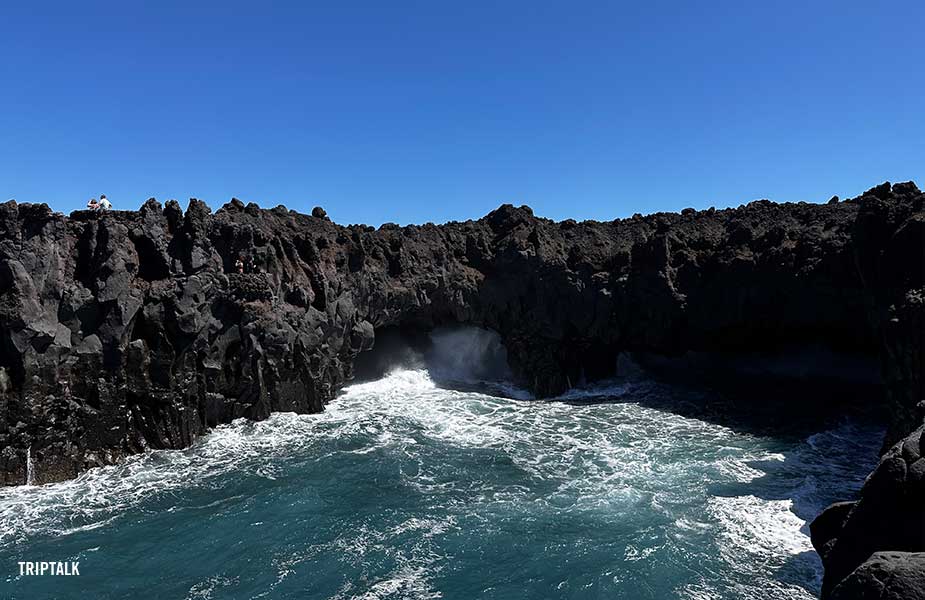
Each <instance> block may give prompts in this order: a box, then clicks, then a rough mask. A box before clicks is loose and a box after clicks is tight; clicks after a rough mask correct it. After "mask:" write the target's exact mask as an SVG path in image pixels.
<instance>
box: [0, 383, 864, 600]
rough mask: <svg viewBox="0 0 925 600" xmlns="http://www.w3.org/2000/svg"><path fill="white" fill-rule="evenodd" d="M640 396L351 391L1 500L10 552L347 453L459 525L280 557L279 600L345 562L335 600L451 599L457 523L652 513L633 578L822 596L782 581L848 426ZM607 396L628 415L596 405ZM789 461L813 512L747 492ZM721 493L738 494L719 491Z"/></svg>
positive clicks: (349, 537)
mask: <svg viewBox="0 0 925 600" xmlns="http://www.w3.org/2000/svg"><path fill="white" fill-rule="evenodd" d="M641 389H643V390H644V391H645V392H646V393H647V394H658V393H662V392H664V393H671V391H670V390H662V391H660V390H659V388H658V386H656V385H655V384H651V383H648V382H638V381H636V382H626V381H623V382H611V383H609V384H606V385H605V386H603V387H598V388H596V389H595V388H591V389H585V390H572V391H571V392H569V393H568V394H566V395H564V396H563V398H562V399H560V400H559V401H518V400H511V399H508V398H499V397H493V396H490V395H487V394H482V393H474V392H460V391H454V390H447V389H441V388H440V387H438V385H437V384H435V383H434V381H433V379H432V378H431V377H430V376H429V374H428V372H426V371H424V370H403V371H396V372H393V373H391V374H389V375H388V376H387V377H385V378H384V379H381V380H379V381H375V382H369V383H363V384H357V385H352V386H349V387H348V388H346V389H345V390H344V393H343V394H342V395H341V396H340V397H339V398H338V399H337V400H336V401H334V402H333V403H332V404H331V405H330V406H329V407H328V409H327V410H326V411H325V412H324V413H323V414H320V415H307V416H299V415H294V414H276V415H273V416H271V418H270V419H268V420H266V421H264V422H260V423H253V422H246V421H243V420H239V421H236V422H234V423H232V424H230V425H225V426H221V427H218V428H216V429H215V430H214V431H213V432H212V433H211V434H210V435H208V436H206V437H204V438H203V439H201V440H199V441H198V442H197V443H196V444H195V445H194V446H193V447H192V448H190V449H188V450H183V451H153V452H149V453H147V454H144V455H141V456H136V457H131V458H129V459H127V460H125V461H124V462H123V463H121V464H119V465H116V466H111V467H104V468H101V469H95V470H92V471H90V472H88V473H85V474H84V475H82V476H81V477H79V478H78V479H76V480H73V481H69V482H63V483H59V484H53V485H45V486H38V487H21V488H9V489H5V490H0V548H3V547H11V546H12V545H16V544H27V543H28V541H29V539H30V538H31V537H32V536H35V535H72V534H77V533H80V532H85V531H88V530H92V529H97V530H99V529H102V528H105V527H109V526H112V523H113V522H115V521H118V520H119V519H120V518H122V517H123V516H124V515H126V514H131V513H132V512H133V511H134V510H135V509H137V508H138V507H140V506H146V505H150V503H151V502H162V506H167V507H168V508H164V509H163V510H172V508H173V507H172V506H170V505H171V502H170V499H171V495H174V494H175V495H177V496H182V495H183V494H184V493H185V492H186V491H187V490H191V489H194V488H197V487H204V488H212V487H216V488H217V487H221V486H222V485H223V482H224V481H225V480H226V478H228V477H229V476H242V475H246V476H250V477H257V478H263V479H266V480H267V481H268V482H269V481H274V480H275V479H277V478H279V477H283V476H285V475H286V473H287V471H288V470H289V469H290V465H289V463H288V462H287V461H315V462H317V461H323V460H326V457H329V456H332V455H335V454H342V455H345V454H350V455H360V456H363V460H376V457H377V456H378V455H379V454H380V453H392V454H395V455H400V456H402V457H403V464H404V465H405V466H403V467H402V470H401V471H400V472H399V473H398V474H397V475H396V476H397V477H401V478H402V480H403V484H404V485H407V486H410V488H411V489H414V490H417V491H418V492H420V493H421V494H424V495H426V496H427V497H428V498H430V499H431V500H430V507H431V509H434V510H436V509H439V510H442V511H444V513H445V514H444V515H443V516H442V517H435V516H434V515H414V516H409V517H408V518H406V519H403V520H401V521H399V522H398V523H397V524H395V525H394V526H390V527H387V528H384V529H381V530H380V529H376V528H371V527H369V526H367V525H365V524H358V525H357V526H355V527H351V528H349V529H348V530H345V531H344V532H342V533H341V534H340V535H339V536H338V537H336V538H335V539H333V540H332V541H330V542H328V543H319V544H316V545H309V546H307V547H305V548H303V549H301V550H298V551H291V550H290V551H287V552H286V553H285V554H282V555H280V556H279V557H277V558H276V559H275V563H274V564H275V566H276V569H277V571H278V576H277V580H276V583H275V584H272V585H271V586H270V588H269V589H268V590H267V592H266V595H267V596H268V597H269V596H270V595H271V592H272V590H273V589H275V587H276V586H278V585H283V584H284V583H285V582H286V581H287V579H288V578H289V577H291V575H292V574H293V573H294V572H296V571H297V570H298V569H299V568H301V566H302V565H303V564H305V563H311V561H313V560H316V559H317V557H318V556H323V555H326V554H328V553H332V552H333V553H336V555H337V556H339V557H342V558H341V560H343V561H345V564H349V565H351V567H352V568H355V569H359V570H360V571H361V572H362V573H363V574H364V575H363V577H365V579H364V581H365V583H358V582H345V583H344V586H343V587H342V588H341V590H340V592H339V593H338V594H337V595H336V596H335V597H337V598H345V599H346V598H370V599H372V598H376V599H379V598H382V599H385V598H399V597H415V598H439V597H440V591H439V589H438V587H437V586H436V583H435V576H436V574H437V573H439V572H440V570H441V569H442V568H443V566H444V565H445V564H446V562H447V561H448V560H450V557H448V556H447V555H446V554H445V552H444V551H442V550H441V549H440V547H439V544H438V542H439V540H441V539H442V538H444V537H446V536H447V535H450V534H452V533H454V532H458V531H459V528H460V527H461V525H460V524H459V522H458V519H459V518H461V517H459V516H458V515H466V517H467V518H471V519H473V520H475V522H476V523H485V526H486V527H489V528H490V527H494V525H492V523H493V521H492V519H494V518H497V517H499V516H500V517H501V518H503V519H508V518H512V519H515V520H516V519H523V518H530V516H531V515H532V514H535V513H536V512H543V513H548V514H552V515H558V516H559V517H561V516H564V515H572V516H574V515H583V518H585V519H586V521H585V522H588V523H597V524H598V526H600V527H604V526H607V525H608V524H612V523H623V522H633V519H634V518H637V517H638V515H640V514H646V515H649V517H648V518H649V519H650V521H652V522H651V523H648V524H646V525H645V526H644V527H643V526H641V527H640V530H639V531H635V532H633V531H630V532H628V533H624V534H622V535H625V536H628V537H627V538H626V539H625V545H624V546H622V548H620V549H618V550H617V552H616V553H615V555H616V556H622V558H623V560H625V561H627V563H640V564H641V563H645V562H646V561H656V562H666V561H667V562H672V561H674V562H678V561H690V560H691V558H690V557H691V556H694V557H696V556H700V555H702V556H703V560H704V561H706V560H717V557H718V559H719V560H721V561H722V563H723V565H725V566H724V567H722V568H720V567H715V568H714V571H712V573H711V574H707V575H704V576H703V578H702V580H700V581H695V582H693V583H686V584H684V585H682V586H680V587H679V588H678V589H677V590H676V593H677V594H678V595H679V596H681V597H688V598H716V597H730V593H732V594H733V595H746V596H747V595H751V596H753V597H754V594H755V593H756V590H757V592H758V593H763V594H764V595H763V596H761V597H768V598H809V597H812V594H811V593H810V591H808V590H807V589H806V588H804V587H800V586H798V585H795V584H785V583H782V582H780V581H777V580H774V579H773V573H774V571H775V569H779V568H783V567H784V566H785V565H786V564H787V563H788V561H791V560H793V559H794V557H799V556H801V555H803V554H805V553H808V552H809V551H810V550H811V546H810V544H809V539H808V537H807V536H806V533H805V519H804V517H803V516H797V514H795V511H796V512H797V513H800V511H799V510H797V509H798V508H799V506H800V503H801V502H815V501H816V498H817V496H818V495H819V494H820V493H821V492H820V490H819V486H822V487H825V486H828V485H831V482H830V481H829V479H827V478H828V477H829V475H827V473H828V472H829V471H827V470H826V469H828V468H829V467H827V466H826V464H825V463H824V462H823V458H822V456H823V454H824V453H828V456H831V455H832V453H833V452H834V449H835V448H838V447H841V446H839V444H842V445H844V444H846V443H848V442H847V441H846V439H848V438H851V437H852V436H856V435H857V431H842V430H841V429H836V430H834V431H833V432H827V433H822V434H818V435H816V436H813V437H812V438H810V440H808V442H807V444H806V445H805V448H806V451H805V452H795V453H794V452H789V451H788V452H781V451H779V450H778V449H776V448H773V447H771V444H770V442H769V441H768V440H766V439H764V438H761V437H758V436H754V435H751V434H747V433H742V432H736V431H733V430H732V429H730V428H728V427H725V426H722V425H718V424H715V423H710V422H706V421H703V420H699V419H694V418H689V417H685V416H682V415H679V414H675V413H672V412H667V411H664V410H659V409H656V408H652V407H650V406H645V405H642V404H638V403H636V402H632V401H631V400H632V399H633V398H635V397H636V394H637V393H638V392H639V391H640V390H641ZM602 397H607V398H610V399H611V400H618V401H611V402H604V403H599V402H585V401H587V400H592V399H599V398H602ZM561 400H566V401H565V402H563V401H561ZM575 400H578V401H580V402H577V403H576V402H574V401H575ZM849 427H850V426H849ZM435 448H436V449H439V452H441V453H443V454H441V455H438V456H446V457H448V460H449V459H450V458H452V457H453V456H459V455H472V456H478V454H477V453H480V452H490V453H491V457H492V462H490V463H487V464H491V465H495V466H493V467H492V468H504V469H511V472H512V473H515V474H517V476H516V477H515V476H513V475H512V476H511V477H509V478H507V479H503V478H501V477H490V476H488V475H490V473H478V472H472V473H467V475H466V477H465V478H463V477H456V476H452V474H451V473H448V472H447V468H448V467H447V466H446V465H445V464H442V463H439V462H437V463H435V462H434V459H433V456H434V454H433V453H434V452H435V450H434V449H435ZM854 450H858V449H857V448H854V449H849V450H846V451H845V452H846V453H850V452H851V451H854ZM427 452H430V454H427ZM817 455H818V456H817ZM502 459H503V460H502ZM791 463H796V466H795V467H793V468H797V469H803V470H806V472H807V473H808V475H807V479H806V480H804V481H803V482H802V484H800V485H799V486H797V488H795V490H794V491H793V493H794V494H799V493H804V494H805V495H806V498H802V499H801V497H797V496H794V497H791V498H785V499H781V498H777V497H771V498H767V499H766V498H763V497H762V496H761V495H760V494H755V493H750V492H749V491H748V490H750V489H751V486H755V485H756V482H758V481H760V480H761V478H762V477H764V476H765V475H766V471H765V470H766V469H767V468H769V467H768V466H766V465H770V466H773V467H774V468H775V469H776V468H790V464H791ZM831 468H832V469H838V468H840V467H837V466H833V467H831ZM843 475H844V474H843V473H842V474H839V473H836V474H835V475H834V476H832V477H831V479H832V481H835V480H837V478H838V477H841V476H843ZM716 486H733V487H732V488H730V489H731V490H732V491H733V492H736V490H738V492H736V493H722V494H718V493H716ZM735 486H738V487H735ZM807 498H808V499H807ZM234 502H236V500H234V497H231V498H222V499H220V500H216V501H215V502H213V503H211V504H206V505H204V506H201V505H191V506H190V505H187V506H186V507H185V508H195V509H201V508H209V509H211V510H221V507H222V506H223V505H224V504H225V503H227V504H228V505H229V506H233V504H234ZM795 505H796V508H795ZM511 515H513V516H511ZM469 526H472V524H471V523H470V524H469ZM587 533H593V532H592V531H588V532H587ZM621 543H623V542H621ZM382 555H384V556H388V557H389V560H390V561H391V562H393V563H394V565H395V566H394V568H391V569H390V570H389V571H388V573H385V574H383V573H376V572H373V571H371V570H369V567H368V563H369V561H370V557H371V556H382ZM695 560H699V559H695ZM810 568H814V567H813V566H812V565H811V567H810ZM733 576H734V577H735V580H734V581H725V580H723V581H720V580H722V579H723V578H724V577H733ZM613 579H614V580H616V579H618V576H617V575H614V576H613ZM233 584H234V582H231V581H229V580H226V579H222V578H209V579H207V580H203V581H201V582H200V583H198V584H196V585H194V586H193V587H192V588H191V589H190V591H189V597H190V598H209V597H211V594H212V593H213V591H214V590H215V589H216V588H217V587H224V586H230V585H233ZM816 584H818V582H816Z"/></svg>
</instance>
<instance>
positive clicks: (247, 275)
mask: <svg viewBox="0 0 925 600" xmlns="http://www.w3.org/2000/svg"><path fill="white" fill-rule="evenodd" d="M923 203H925V195H923V194H922V193H921V192H920V191H919V190H918V189H917V188H916V187H915V186H914V185H913V184H911V183H906V184H896V185H890V184H884V185H882V186H878V187H876V188H874V189H872V190H869V191H868V192H866V193H865V194H863V195H862V196H860V197H858V198H855V199H851V200H846V201H841V202H832V203H828V204H821V205H816V204H806V203H799V204H775V203H772V202H769V201H756V202H752V203H749V204H748V205H744V206H741V207H739V208H737V209H727V210H714V209H709V210H706V211H694V210H690V209H688V210H685V211H683V212H682V213H680V214H666V213H659V214H655V215H650V216H646V217H642V216H638V215H637V216H634V217H632V218H629V219H622V220H617V221H612V222H582V223H577V222H575V221H571V220H569V221H564V222H561V223H556V222H553V221H550V220H547V219H542V218H538V217H536V216H534V215H533V213H532V211H531V210H530V209H529V208H527V207H519V208H518V207H513V206H510V205H505V206H502V207H500V208H499V209H497V210H495V211H493V212H492V213H490V214H489V215H487V216H485V217H484V218H482V219H479V220H477V221H467V222H464V223H447V224H445V225H440V226H437V225H432V224H427V225H422V226H414V225H410V226H406V227H399V226H397V225H393V224H386V225H383V226H382V227H380V228H379V229H374V228H371V227H367V226H360V225H354V226H349V227H343V226H340V225H337V224H335V223H333V222H332V221H330V219H328V218H327V215H326V213H325V211H324V210H322V209H320V208H316V209H315V210H313V211H312V216H309V215H303V214H299V213H296V212H294V211H290V210H287V209H286V208H285V207H282V206H279V207H276V208H273V209H261V208H259V207H258V206H256V205H255V204H246V205H245V204H244V203H243V202H241V201H239V200H236V199H235V200H232V201H231V202H229V203H228V204H226V205H225V206H223V207H222V208H221V209H220V210H218V211H217V212H215V213H214V214H213V213H212V212H211V211H210V209H209V208H208V207H207V206H206V205H205V204H204V203H202V202H199V201H197V200H192V201H191V202H190V205H189V207H188V209H187V210H186V211H185V212H184V211H183V210H182V209H181V207H180V206H179V204H177V203H176V202H173V201H171V202H168V203H167V204H166V205H164V206H162V205H161V204H159V203H158V202H157V201H155V200H153V199H152V200H149V201H147V202H146V203H145V204H144V205H143V206H142V207H141V209H140V210H138V211H110V212H104V213H96V212H89V211H77V212H74V213H72V214H71V215H70V216H69V217H68V216H64V215H61V214H57V213H53V212H52V211H51V210H50V209H49V208H48V207H47V206H45V205H31V204H16V203H15V202H7V203H5V204H2V205H0V480H2V482H3V483H4V484H7V485H16V484H21V483H24V482H25V479H26V473H27V456H28V457H30V459H31V465H32V472H33V475H34V480H35V482H37V483H42V482H49V481H56V480H62V479H66V478H70V477H73V476H75V475H77V474H78V473H80V472H81V471H83V470H85V469H87V468H90V467H93V466H97V465H103V464H109V463H112V462H114V461H116V460H118V459H119V458H120V457H122V456H124V455H126V454H130V453H136V452H140V451H143V450H144V449H146V448H179V447H184V446H187V445H189V444H190V443H191V442H192V440H193V439H195V438H196V436H198V435H201V434H202V433H204V432H205V431H207V430H208V429H209V428H210V427H213V426H215V425H217V424H220V423H226V422H229V421H231V420H233V419H235V418H238V417H246V418H250V419H262V418H265V417H266V416H268V415H269V414H270V413H271V412H273V411H296V412H317V411H321V410H322V409H323V407H324V405H325V403H327V402H328V401H330V400H331V399H332V398H333V397H334V395H335V394H336V392H337V390H338V389H339V388H340V387H341V386H343V384H344V383H345V382H347V381H349V380H350V379H351V377H352V375H353V365H354V360H355V358H356V356H357V354H358V353H360V352H362V351H364V350H368V349H370V348H371V347H372V346H373V345H374V343H375V337H376V332H377V330H381V329H383V328H386V327H401V328H408V329H416V330H427V329H430V328H433V327H435V326H438V325H445V324H454V323H462V324H472V325H478V326H481V327H485V328H488V329H491V330H494V331H496V332H497V333H498V334H499V335H500V336H501V340H502V341H503V343H504V345H505V347H506V349H507V353H508V358H509V361H510V363H511V368H512V370H513V373H514V374H515V376H516V377H517V378H518V380H519V381H520V383H521V384H522V385H523V386H525V387H527V388H529V389H531V390H532V391H533V392H534V393H535V394H537V395H538V396H550V395H554V394H557V393H559V392H562V391H563V390H565V389H567V388H568V387H569V386H570V385H572V384H577V383H578V382H582V381H588V380H594V379H597V378H602V377H607V376H612V375H614V374H615V371H616V369H617V360H616V357H617V354H618V353H620V352H624V351H632V352H642V353H649V354H655V355H664V356H679V355H682V354H684V353H685V352H698V353H727V354H728V353H739V352H774V351H777V350H785V349H787V348H792V347H813V346H821V347H825V348H828V349H830V350H833V351H836V352H847V353H854V354H867V355H870V356H878V357H879V360H880V361H881V366H882V372H883V382H884V385H885V387H886V390H887V398H886V402H887V405H888V412H889V415H890V417H891V419H892V421H891V427H890V433H889V436H888V440H887V445H888V446H891V447H892V448H893V449H891V450H890V451H889V452H888V453H887V454H886V455H885V458H884V460H885V461H888V463H889V464H888V466H884V463H882V464H881V466H880V467H879V468H878V472H880V471H881V470H884V472H885V473H886V474H885V475H883V476H882V477H880V476H878V477H874V478H872V481H873V480H874V479H877V480H878V481H879V480H880V479H883V481H885V483H882V484H880V483H878V484H872V483H871V482H868V485H867V486H865V491H864V493H863V494H862V499H861V500H860V501H859V502H858V503H857V505H856V506H852V507H851V508H850V509H848V510H845V509H844V508H839V509H838V510H839V511H840V512H839V513H838V518H835V517H833V516H832V515H829V516H828V517H826V522H824V523H823V524H824V526H822V525H820V526H819V527H817V529H819V530H820V531H824V532H825V533H824V534H821V537H820V538H819V539H820V540H823V539H824V541H823V543H822V544H820V545H822V546H826V549H824V550H821V552H824V553H825V554H824V555H827V558H826V565H827V567H829V568H830V569H831V572H832V573H834V575H832V576H831V577H829V576H828V575H827V588H826V589H827V593H828V590H831V589H834V587H835V585H836V584H837V583H839V582H840V581H841V580H842V579H843V578H844V577H845V576H847V575H848V574H850V573H851V572H852V571H853V570H854V569H855V568H856V567H858V566H859V565H860V564H861V563H862V562H863V561H865V560H867V559H868V558H869V556H870V553H872V552H874V551H879V550H904V551H917V550H925V548H922V547H921V541H920V540H918V539H917V540H914V541H909V540H905V538H904V541H903V542H902V544H903V547H898V546H896V547H894V546H895V544H898V543H899V542H897V541H895V540H894V539H893V538H876V539H877V540H878V541H876V543H874V544H868V545H866V546H864V547H863V548H861V547H860V546H859V545H858V544H857V543H855V542H853V541H850V540H852V539H855V538H856V537H857V536H854V537H852V536H853V534H850V532H851V531H854V529H855V528H863V527H867V525H860V523H866V522H867V521H866V519H868V518H872V517H863V515H864V514H866V513H877V514H879V512H880V511H881V510H882V509H881V508H876V507H875V508H870V509H864V510H861V509H862V508H863V506H864V505H865V503H866V504H867V505H873V506H877V504H876V501H874V500H873V498H885V497H893V496H894V495H896V494H899V495H900V496H903V497H904V498H906V497H908V494H907V492H908V490H909V489H911V488H910V486H912V485H913V481H918V480H917V479H915V473H918V470H920V469H918V466H917V465H920V464H921V459H916V460H915V461H913V460H911V457H912V456H913V455H912V454H911V452H912V446H911V444H912V443H911V442H910V446H909V448H910V449H909V450H908V451H903V450H902V449H901V450H900V451H899V452H900V454H898V455H897V454H896V451H895V446H892V444H894V443H896V442H898V441H900V440H903V439H904V437H905V436H908V435H909V434H910V432H912V431H914V430H916V428H917V427H918V426H919V425H920V424H921V423H922V418H923V405H922V403H921V400H922V399H923V397H925V395H923V393H922V380H921V373H922V351H921V346H922V335H923V334H922V331H923V323H922V314H923V304H925V288H923V282H922V279H923V269H925V267H923V254H925V245H923V232H925V212H923ZM877 401H880V400H879V399H875V398H872V399H871V402H877ZM908 439H909V438H906V440H908ZM902 444H905V441H902V442H900V445H901V446H902ZM904 452H905V453H904ZM891 453H893V454H891ZM916 456H918V455H916ZM889 461H892V462H889ZM917 461H918V462H917ZM900 463H902V468H900ZM916 489H917V488H916ZM897 490H899V491H897ZM909 493H911V492H909ZM910 506H911V505H910ZM920 506H921V505H920ZM910 510H912V509H911V508H910ZM827 514H828V513H827ZM853 523H858V524H857V525H854V524H853ZM814 533H815V532H814ZM917 544H918V546H917ZM865 553H866V555H865ZM884 560H886V559H884ZM858 561H860V562H858ZM855 563H857V564H855ZM849 567H850V568H849Z"/></svg>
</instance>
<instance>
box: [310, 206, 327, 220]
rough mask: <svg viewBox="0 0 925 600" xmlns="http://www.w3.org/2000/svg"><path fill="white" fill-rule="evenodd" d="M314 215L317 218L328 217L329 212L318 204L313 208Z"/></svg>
mask: <svg viewBox="0 0 925 600" xmlns="http://www.w3.org/2000/svg"><path fill="white" fill-rule="evenodd" d="M312 216H313V217H315V218H316V219H327V218H328V213H327V212H326V211H325V210H324V209H323V208H321V207H320V206H316V207H315V208H313V209H312Z"/></svg>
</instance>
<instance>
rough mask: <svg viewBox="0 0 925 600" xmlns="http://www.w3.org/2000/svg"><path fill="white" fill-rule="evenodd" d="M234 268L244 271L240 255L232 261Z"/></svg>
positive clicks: (240, 271) (239, 271)
mask: <svg viewBox="0 0 925 600" xmlns="http://www.w3.org/2000/svg"><path fill="white" fill-rule="evenodd" d="M234 268H235V269H236V270H237V271H238V273H244V261H243V260H241V257H240V256H239V257H238V260H236V261H234Z"/></svg>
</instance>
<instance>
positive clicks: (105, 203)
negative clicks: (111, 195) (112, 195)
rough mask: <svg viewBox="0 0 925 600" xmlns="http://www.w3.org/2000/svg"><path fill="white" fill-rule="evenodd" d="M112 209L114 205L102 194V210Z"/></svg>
mask: <svg viewBox="0 0 925 600" xmlns="http://www.w3.org/2000/svg"><path fill="white" fill-rule="evenodd" d="M111 208H112V203H111V202H110V201H109V199H108V198H107V197H106V195H105V194H100V210H109V209H111Z"/></svg>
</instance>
